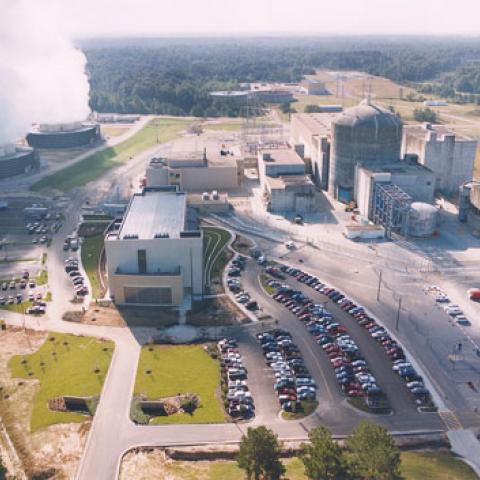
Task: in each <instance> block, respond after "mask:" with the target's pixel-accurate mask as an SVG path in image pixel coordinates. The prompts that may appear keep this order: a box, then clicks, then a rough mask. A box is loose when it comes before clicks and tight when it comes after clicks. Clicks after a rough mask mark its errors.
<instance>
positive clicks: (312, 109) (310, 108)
mask: <svg viewBox="0 0 480 480" xmlns="http://www.w3.org/2000/svg"><path fill="white" fill-rule="evenodd" d="M303 111H304V112H305V113H319V112H321V111H322V109H321V108H320V105H311V104H310V105H305V108H304V109H303Z"/></svg>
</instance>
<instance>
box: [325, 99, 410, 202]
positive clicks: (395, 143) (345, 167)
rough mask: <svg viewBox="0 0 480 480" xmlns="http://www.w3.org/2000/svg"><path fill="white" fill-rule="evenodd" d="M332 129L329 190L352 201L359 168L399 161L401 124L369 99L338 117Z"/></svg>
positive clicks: (396, 118)
mask: <svg viewBox="0 0 480 480" xmlns="http://www.w3.org/2000/svg"><path fill="white" fill-rule="evenodd" d="M332 130H333V142H332V147H333V148H332V155H331V159H330V175H329V181H328V191H329V192H330V194H331V195H334V196H335V197H336V198H338V199H340V200H344V201H350V200H351V199H353V190H354V186H355V167H356V165H358V164H364V163H368V164H369V165H380V164H385V163H390V162H396V161H398V160H399V159H400V150H401V147H402V131H403V124H402V121H401V120H400V118H399V117H398V116H397V115H395V114H394V113H392V112H390V111H389V110H386V109H384V108H381V107H378V106H376V105H372V104H371V103H370V102H369V101H368V100H365V101H363V102H362V103H360V105H358V106H356V107H353V108H349V109H348V110H345V111H344V112H343V113H341V114H340V115H338V117H337V118H336V119H335V120H334V121H333V125H332Z"/></svg>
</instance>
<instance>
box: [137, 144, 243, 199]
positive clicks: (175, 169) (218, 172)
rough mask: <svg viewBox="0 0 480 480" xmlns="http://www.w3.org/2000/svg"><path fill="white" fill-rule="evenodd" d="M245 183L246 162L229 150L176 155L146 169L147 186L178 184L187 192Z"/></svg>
mask: <svg viewBox="0 0 480 480" xmlns="http://www.w3.org/2000/svg"><path fill="white" fill-rule="evenodd" d="M222 152H223V153H222ZM242 180H243V161H242V159H241V158H240V156H239V155H235V154H233V152H230V151H228V152H227V151H219V152H215V153H208V154H207V152H206V150H204V151H203V153H202V152H175V153H173V154H171V155H170V156H168V157H161V158H153V159H152V160H151V161H150V163H149V165H148V167H147V170H146V186H147V187H160V186H166V185H175V186H178V188H179V189H180V190H182V191H185V192H204V191H210V190H217V191H218V190H220V191H225V190H232V189H237V188H238V187H239V186H240V185H241V183H242Z"/></svg>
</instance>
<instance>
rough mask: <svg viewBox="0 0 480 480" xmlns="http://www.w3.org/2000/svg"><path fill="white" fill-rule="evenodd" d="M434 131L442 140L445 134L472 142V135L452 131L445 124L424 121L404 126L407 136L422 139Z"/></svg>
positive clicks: (460, 140) (456, 139)
mask: <svg viewBox="0 0 480 480" xmlns="http://www.w3.org/2000/svg"><path fill="white" fill-rule="evenodd" d="M431 132H433V133H436V134H437V139H438V140H442V139H443V138H444V137H445V136H448V135H454V136H455V141H457V142H473V141H475V140H474V139H473V138H472V137H469V136H468V135H465V134H463V133H458V132H454V131H453V130H452V129H451V128H449V127H446V126H445V125H432V124H430V123H424V124H423V125H407V126H405V134H406V135H408V136H414V137H417V138H419V139H424V138H426V137H427V136H428V135H430V133H431Z"/></svg>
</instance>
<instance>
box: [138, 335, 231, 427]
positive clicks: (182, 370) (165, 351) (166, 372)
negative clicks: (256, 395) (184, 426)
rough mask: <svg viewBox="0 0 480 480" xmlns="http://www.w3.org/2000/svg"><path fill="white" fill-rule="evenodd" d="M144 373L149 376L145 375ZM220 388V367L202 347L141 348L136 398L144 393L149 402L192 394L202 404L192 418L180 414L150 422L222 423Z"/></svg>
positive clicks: (156, 418)
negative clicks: (148, 371)
mask: <svg viewBox="0 0 480 480" xmlns="http://www.w3.org/2000/svg"><path fill="white" fill-rule="evenodd" d="M150 348H152V349H153V351H150V350H149V349H150ZM147 370H150V371H151V373H150V374H147V373H146V371H147ZM219 388H220V366H219V364H218V362H217V361H215V360H213V359H212V358H211V357H210V356H209V355H208V354H207V353H206V352H205V351H204V350H203V345H176V346H166V345H162V346H158V345H157V346H152V347H143V348H142V351H141V354H140V361H139V363H138V370H137V378H136V381H135V389H134V394H135V395H141V394H143V395H145V396H146V397H147V398H148V399H149V400H156V399H159V398H162V397H170V396H174V395H176V394H177V393H195V394H197V395H198V396H199V397H200V404H201V405H200V407H199V408H197V409H196V410H195V411H194V412H193V414H192V415H189V414H187V413H179V414H174V415H170V416H164V417H155V418H154V419H153V420H152V421H151V423H153V424H163V423H222V422H224V421H225V416H224V412H223V407H222V403H221V400H220V392H219Z"/></svg>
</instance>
